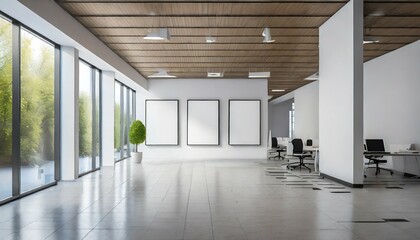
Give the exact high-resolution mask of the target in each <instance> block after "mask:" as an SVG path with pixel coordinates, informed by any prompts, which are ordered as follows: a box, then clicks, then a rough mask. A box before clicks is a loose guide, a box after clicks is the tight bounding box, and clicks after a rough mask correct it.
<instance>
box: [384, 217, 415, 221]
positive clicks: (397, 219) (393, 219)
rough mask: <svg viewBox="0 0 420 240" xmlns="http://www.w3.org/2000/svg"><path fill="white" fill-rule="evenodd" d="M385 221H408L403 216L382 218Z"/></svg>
mask: <svg viewBox="0 0 420 240" xmlns="http://www.w3.org/2000/svg"><path fill="white" fill-rule="evenodd" d="M384 221H385V222H410V221H408V220H407V219H404V218H384Z"/></svg>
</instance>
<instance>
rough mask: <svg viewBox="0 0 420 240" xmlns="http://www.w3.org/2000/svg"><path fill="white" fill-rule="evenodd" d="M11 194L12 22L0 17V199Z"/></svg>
mask: <svg viewBox="0 0 420 240" xmlns="http://www.w3.org/2000/svg"><path fill="white" fill-rule="evenodd" d="M11 196H12V23H11V22H9V21H7V20H5V19H3V18H1V17H0V200H3V199H5V198H8V197H11Z"/></svg>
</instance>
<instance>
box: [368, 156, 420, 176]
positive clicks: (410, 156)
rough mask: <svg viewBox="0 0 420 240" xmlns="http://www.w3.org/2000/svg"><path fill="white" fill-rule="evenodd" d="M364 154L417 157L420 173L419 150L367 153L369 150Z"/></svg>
mask: <svg viewBox="0 0 420 240" xmlns="http://www.w3.org/2000/svg"><path fill="white" fill-rule="evenodd" d="M363 155H364V156H365V157H375V156H384V157H385V156H390V157H403V159H404V160H405V159H406V158H405V157H415V160H416V162H417V170H418V172H419V173H420V166H419V162H418V161H417V160H420V159H417V157H420V152H419V151H412V152H409V151H406V152H405V151H404V152H387V153H367V152H364V153H363ZM393 160H394V159H393Z"/></svg>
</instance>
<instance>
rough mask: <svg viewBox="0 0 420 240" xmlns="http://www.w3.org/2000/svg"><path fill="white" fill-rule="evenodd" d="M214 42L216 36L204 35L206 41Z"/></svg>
mask: <svg viewBox="0 0 420 240" xmlns="http://www.w3.org/2000/svg"><path fill="white" fill-rule="evenodd" d="M215 42H216V38H215V37H212V36H207V37H206V43H215Z"/></svg>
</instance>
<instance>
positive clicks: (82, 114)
mask: <svg viewBox="0 0 420 240" xmlns="http://www.w3.org/2000/svg"><path fill="white" fill-rule="evenodd" d="M91 105H92V101H91V99H90V97H89V95H88V94H86V93H82V94H80V96H79V156H80V157H89V156H91V155H92V106H91Z"/></svg>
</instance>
